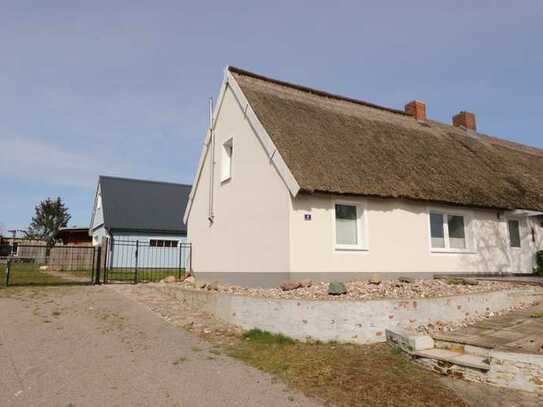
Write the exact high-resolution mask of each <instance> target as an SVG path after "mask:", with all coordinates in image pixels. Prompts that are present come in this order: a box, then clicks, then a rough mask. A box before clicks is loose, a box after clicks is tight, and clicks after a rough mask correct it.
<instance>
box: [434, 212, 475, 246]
mask: <svg viewBox="0 0 543 407" xmlns="http://www.w3.org/2000/svg"><path fill="white" fill-rule="evenodd" d="M466 232H467V221H466V217H465V216H464V215H460V214H452V213H446V212H437V211H431V212H430V239H431V247H432V249H437V250H439V249H443V250H451V251H462V250H468V240H467V238H466V235H467V233H466Z"/></svg>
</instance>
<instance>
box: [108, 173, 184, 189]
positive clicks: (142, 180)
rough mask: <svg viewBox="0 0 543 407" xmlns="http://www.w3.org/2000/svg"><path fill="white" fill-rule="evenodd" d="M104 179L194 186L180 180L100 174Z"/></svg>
mask: <svg viewBox="0 0 543 407" xmlns="http://www.w3.org/2000/svg"><path fill="white" fill-rule="evenodd" d="M102 179H117V180H122V181H133V182H146V183H150V184H165V185H177V186H182V187H192V185H190V184H181V183H178V182H170V181H156V180H151V179H138V178H127V177H114V176H111V175H99V176H98V180H102Z"/></svg>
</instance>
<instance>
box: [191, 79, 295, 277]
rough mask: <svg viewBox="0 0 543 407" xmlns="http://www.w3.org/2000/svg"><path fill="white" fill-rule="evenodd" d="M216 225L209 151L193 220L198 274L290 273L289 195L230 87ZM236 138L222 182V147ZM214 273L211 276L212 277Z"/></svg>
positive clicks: (218, 139)
mask: <svg viewBox="0 0 543 407" xmlns="http://www.w3.org/2000/svg"><path fill="white" fill-rule="evenodd" d="M214 135H215V161H216V165H215V170H214V187H213V190H214V194H213V196H214V204H213V207H214V222H213V223H212V224H210V222H209V220H208V216H209V188H210V168H211V165H210V161H211V160H210V158H211V154H210V151H209V152H208V154H207V155H206V158H205V160H204V163H203V167H202V170H201V174H200V179H199V183H198V186H197V188H196V189H195V191H194V197H193V203H192V207H191V210H190V215H189V217H188V233H189V236H188V237H189V241H190V242H191V243H192V245H193V259H192V266H193V270H194V271H195V273H196V275H197V276H198V274H200V275H202V274H206V278H214V276H213V275H212V274H213V273H227V274H228V276H226V275H222V276H221V277H222V279H224V280H230V281H232V282H236V281H238V280H237V279H239V278H240V277H241V275H240V273H244V276H243V278H244V279H246V281H248V280H250V279H251V278H252V276H253V275H254V274H265V273H270V274H275V275H276V274H277V273H287V272H288V268H289V266H288V261H289V255H288V252H289V242H288V236H289V233H288V230H289V229H288V228H289V225H288V222H289V213H290V195H289V191H288V189H287V188H286V186H285V183H284V181H283V180H282V179H281V177H280V176H279V175H278V173H277V170H276V168H275V167H274V165H273V164H272V162H271V161H270V159H269V157H268V156H267V154H266V152H265V149H264V148H263V146H262V145H261V144H260V141H259V139H258V137H257V136H256V134H255V131H254V130H253V128H252V127H251V126H250V124H249V122H248V121H247V119H246V118H245V116H244V113H243V110H242V107H241V106H240V103H239V102H238V100H237V99H236V97H235V95H234V92H232V90H231V88H230V87H227V88H226V91H225V93H224V98H223V101H222V105H221V108H220V112H219V115H218V117H217V119H216V126H215V132H214ZM230 138H232V140H233V154H232V177H231V179H230V180H228V181H225V182H221V166H222V163H221V158H222V150H223V144H224V143H225V142H226V141H227V140H229V139H230ZM210 273H211V274H210Z"/></svg>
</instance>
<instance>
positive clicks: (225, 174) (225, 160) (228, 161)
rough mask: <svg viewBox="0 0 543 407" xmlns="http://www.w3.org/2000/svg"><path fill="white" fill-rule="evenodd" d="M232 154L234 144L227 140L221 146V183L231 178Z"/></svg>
mask: <svg viewBox="0 0 543 407" xmlns="http://www.w3.org/2000/svg"><path fill="white" fill-rule="evenodd" d="M233 153H234V143H233V140H232V139H229V140H227V141H226V142H225V143H224V144H223V145H222V157H221V162H222V174H221V182H222V181H226V180H229V179H230V178H231V177H232V155H233Z"/></svg>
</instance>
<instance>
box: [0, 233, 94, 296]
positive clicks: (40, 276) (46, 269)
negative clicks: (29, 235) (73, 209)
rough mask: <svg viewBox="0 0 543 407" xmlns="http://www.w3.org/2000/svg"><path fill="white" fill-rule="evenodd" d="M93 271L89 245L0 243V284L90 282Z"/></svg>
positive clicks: (92, 252) (91, 249)
mask: <svg viewBox="0 0 543 407" xmlns="http://www.w3.org/2000/svg"><path fill="white" fill-rule="evenodd" d="M96 271H97V264H96V250H95V248H94V247H90V246H54V247H51V248H49V247H46V246H45V245H38V244H27V243H24V242H18V243H17V244H14V245H10V244H7V245H1V246H0V286H1V285H5V286H21V285H22V286H24V285H62V284H90V283H92V282H93V281H94V280H95V272H96Z"/></svg>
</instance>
